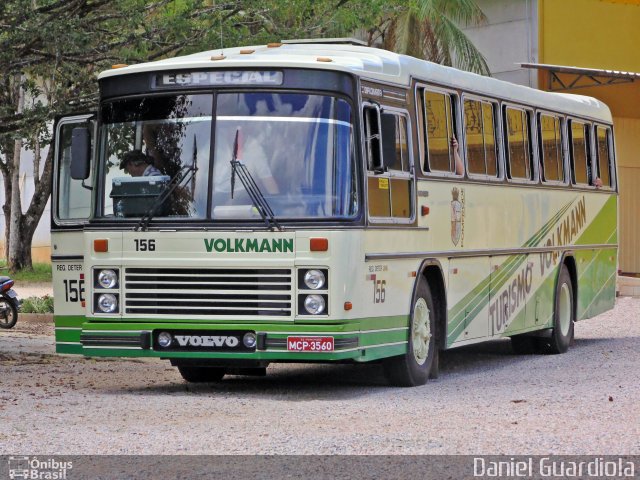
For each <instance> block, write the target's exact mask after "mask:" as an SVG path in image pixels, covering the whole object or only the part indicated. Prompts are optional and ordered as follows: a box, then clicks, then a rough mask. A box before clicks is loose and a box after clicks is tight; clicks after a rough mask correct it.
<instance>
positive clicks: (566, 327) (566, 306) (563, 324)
mask: <svg viewBox="0 0 640 480" xmlns="http://www.w3.org/2000/svg"><path fill="white" fill-rule="evenodd" d="M573 298H574V297H573V282H572V281H571V275H569V270H568V269H567V267H566V266H565V265H562V267H561V270H560V275H558V283H557V285H556V296H555V303H554V309H553V329H552V330H551V337H550V338H548V339H545V340H546V342H545V345H544V347H545V348H544V350H545V351H546V352H547V353H552V354H557V353H564V352H566V351H567V350H568V349H569V345H571V342H572V341H573V333H574V330H573V327H574V321H575V313H574V312H575V306H574V304H573Z"/></svg>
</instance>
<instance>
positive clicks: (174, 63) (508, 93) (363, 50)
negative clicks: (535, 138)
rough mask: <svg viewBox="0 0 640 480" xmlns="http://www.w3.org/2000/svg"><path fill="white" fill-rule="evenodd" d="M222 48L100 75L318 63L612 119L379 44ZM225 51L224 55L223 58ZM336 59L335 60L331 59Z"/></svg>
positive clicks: (580, 101)
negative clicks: (399, 52)
mask: <svg viewBox="0 0 640 480" xmlns="http://www.w3.org/2000/svg"><path fill="white" fill-rule="evenodd" d="M275 45H277V46H273V44H272V45H271V46H269V45H257V46H247V47H234V48H225V49H216V50H210V51H205V52H200V53H195V54H192V55H185V56H181V57H174V58H168V59H165V60H159V61H156V62H149V63H141V64H137V65H130V66H127V67H123V68H117V69H112V70H107V71H104V72H102V73H101V74H100V75H99V77H98V78H99V79H103V78H107V77H114V76H119V75H125V74H130V73H144V72H154V71H167V70H185V69H186V70H189V69H198V70H202V69H211V68H225V69H227V68H252V67H266V68H313V69H319V70H339V71H345V72H350V73H353V74H355V75H358V76H360V77H361V78H366V79H371V80H377V81H381V82H386V83H393V84H399V85H404V86H409V85H410V84H411V79H412V78H416V79H419V80H422V81H426V82H433V83H436V84H440V85H445V86H451V87H453V88H460V89H462V90H467V91H470V92H473V93H476V94H479V95H487V96H491V97H499V98H502V99H505V100H510V101H514V102H518V103H525V104H532V105H537V106H540V107H542V108H544V107H545V106H547V108H549V109H552V110H558V111H562V112H565V113H567V114H574V115H579V116H586V117H590V118H594V119H598V120H602V121H606V122H611V112H610V111H609V108H608V107H607V106H606V105H605V104H604V103H602V102H601V101H599V100H597V99H595V98H592V97H586V96H582V95H573V94H565V93H555V92H544V91H541V90H536V89H533V88H530V87H525V86H522V85H516V84H513V83H509V82H505V81H502V80H497V79H495V78H491V77H485V76H482V75H477V74H475V73H470V72H465V71H462V70H458V69H456V68H452V67H446V66H443V65H439V64H436V63H432V62H428V61H425V60H419V59H417V58H414V57H409V56H407V55H400V54H397V53H393V52H390V51H387V50H381V49H378V48H371V47H364V46H359V45H352V44H345V43H336V44H330V43H283V44H275ZM222 56H224V58H222V59H220V58H221V57H222ZM328 60H330V61H328Z"/></svg>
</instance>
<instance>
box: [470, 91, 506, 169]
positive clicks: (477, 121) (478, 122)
mask: <svg viewBox="0 0 640 480" xmlns="http://www.w3.org/2000/svg"><path fill="white" fill-rule="evenodd" d="M493 118H494V105H493V104H492V103H490V102H483V101H480V100H470V99H466V100H465V101H464V125H465V142H466V147H467V169H468V171H469V173H470V174H480V175H488V176H492V177H497V176H498V166H497V158H498V156H497V154H496V133H495V128H494V120H493Z"/></svg>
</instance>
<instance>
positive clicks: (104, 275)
mask: <svg viewBox="0 0 640 480" xmlns="http://www.w3.org/2000/svg"><path fill="white" fill-rule="evenodd" d="M117 284H118V274H117V273H116V272H115V270H100V273H98V285H99V286H101V287H102V288H113V287H115V286H116V285H117Z"/></svg>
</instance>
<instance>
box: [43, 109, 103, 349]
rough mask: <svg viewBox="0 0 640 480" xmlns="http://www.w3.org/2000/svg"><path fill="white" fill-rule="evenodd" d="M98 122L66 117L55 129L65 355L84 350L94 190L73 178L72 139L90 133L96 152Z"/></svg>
mask: <svg viewBox="0 0 640 480" xmlns="http://www.w3.org/2000/svg"><path fill="white" fill-rule="evenodd" d="M94 119H95V114H84V115H74V116H68V117H63V118H61V119H59V120H58V122H57V123H56V128H55V151H54V162H53V175H52V181H53V188H52V204H51V268H52V273H53V301H54V310H55V320H56V344H57V349H58V351H59V352H61V353H73V352H72V351H71V350H72V349H73V347H75V348H81V347H80V343H79V342H80V340H79V336H80V328H81V324H82V322H83V321H84V314H85V309H84V302H85V273H86V272H85V271H84V237H83V228H84V226H85V224H86V223H87V221H88V220H89V216H90V212H91V187H90V186H89V185H87V184H86V183H85V182H84V181H83V180H74V179H72V178H71V138H72V134H73V129H74V128H84V129H87V130H88V131H89V132H90V140H91V141H90V145H91V146H90V148H93V147H92V146H93V145H94V142H93V139H94V138H95V120H94ZM75 337H78V338H77V339H76V338H75ZM65 346H66V347H65ZM61 347H62V349H61ZM70 349H71V350H70Z"/></svg>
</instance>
